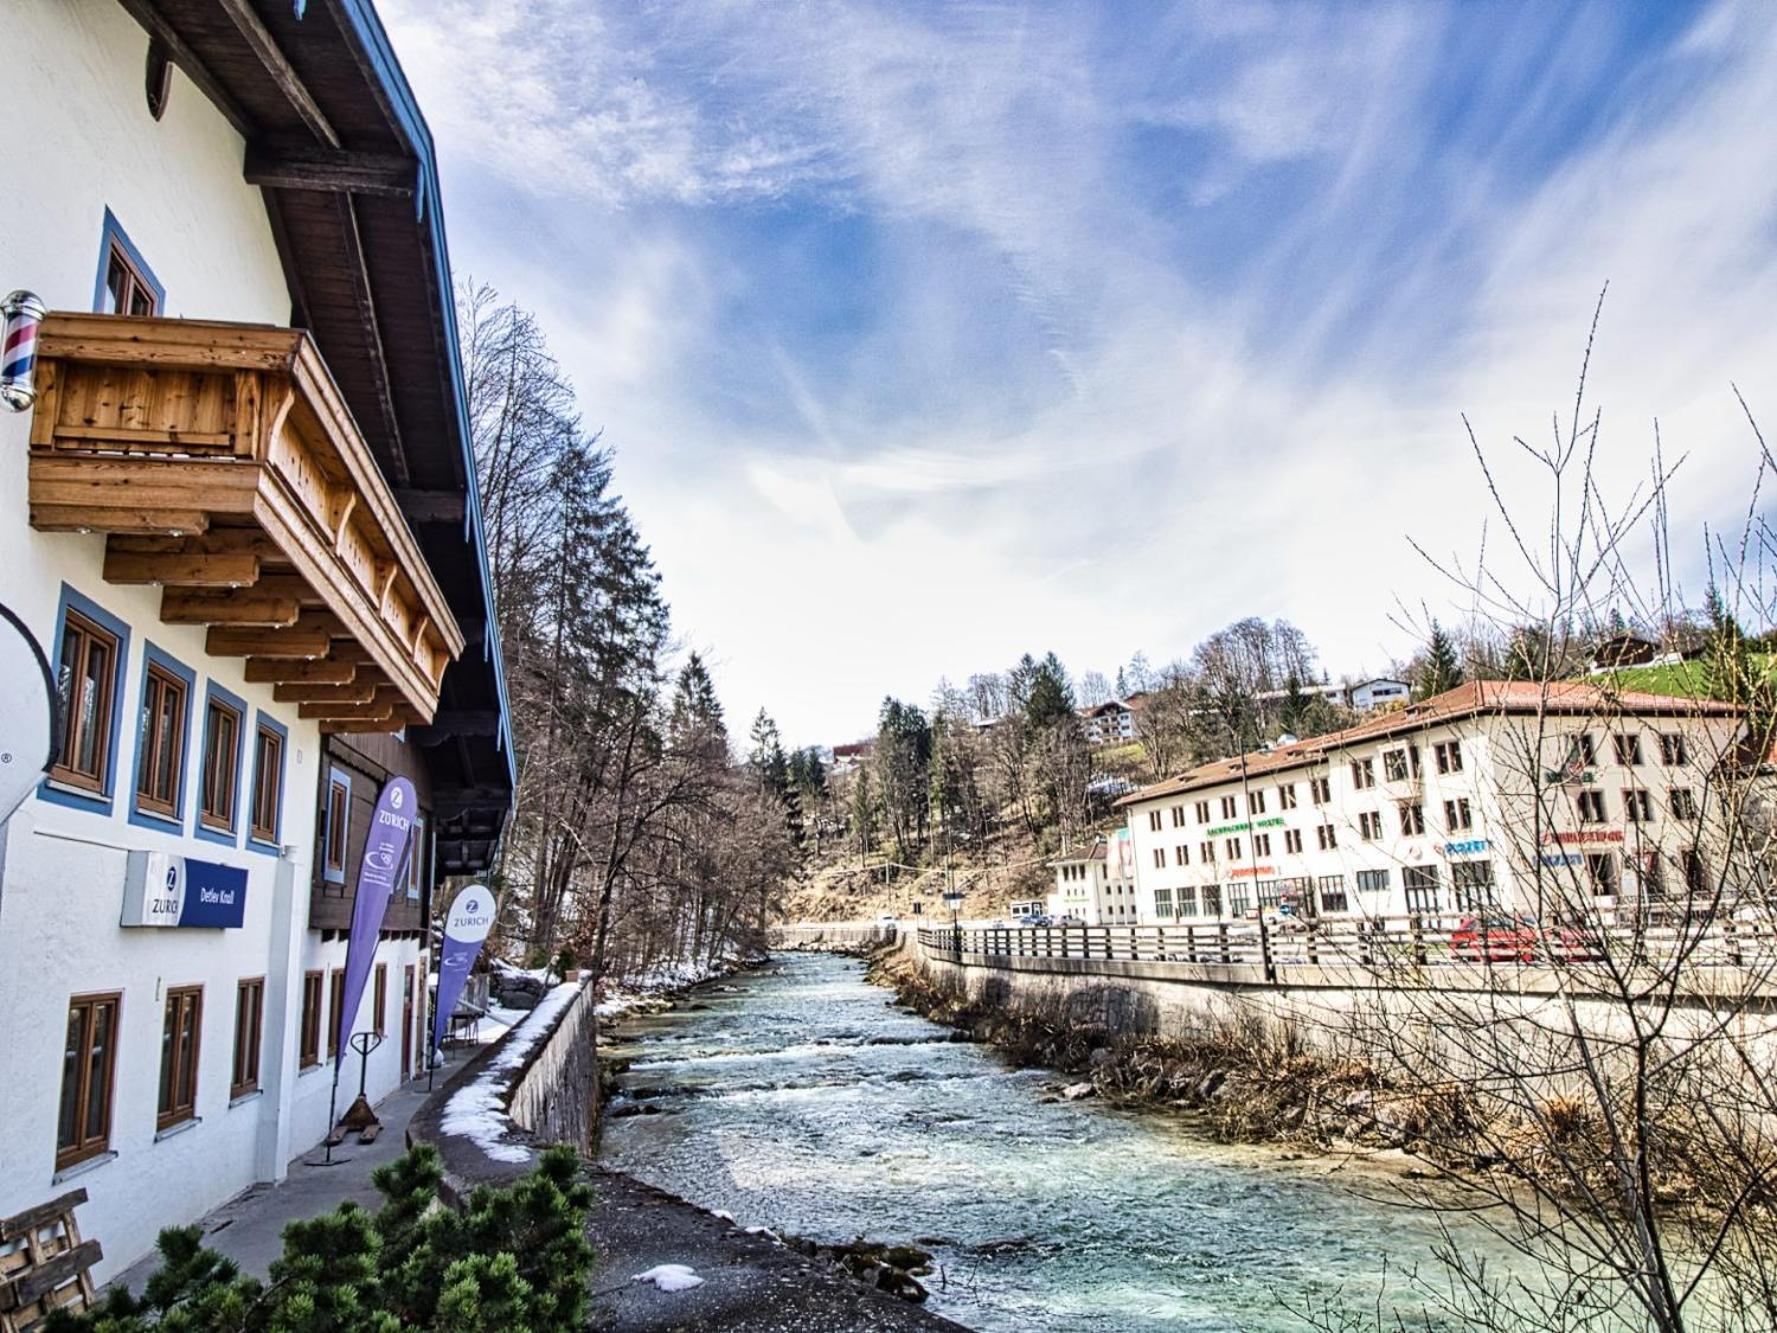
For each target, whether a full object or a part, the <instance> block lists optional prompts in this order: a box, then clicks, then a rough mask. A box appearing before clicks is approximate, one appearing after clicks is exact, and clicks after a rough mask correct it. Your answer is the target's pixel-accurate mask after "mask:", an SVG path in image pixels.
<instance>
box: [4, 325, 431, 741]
mask: <svg viewBox="0 0 1777 1333" xmlns="http://www.w3.org/2000/svg"><path fill="white" fill-rule="evenodd" d="M37 393H38V397H37V406H36V411H35V416H34V417H33V420H32V423H31V458H30V503H31V524H32V526H33V527H35V528H37V529H39V530H41V531H53V532H68V531H78V532H103V533H108V534H110V536H109V540H108V542H107V545H106V552H105V566H104V576H105V579H106V580H107V581H108V582H111V583H146V584H160V585H161V588H162V592H161V619H162V620H164V621H167V622H169V623H179V624H201V625H207V626H209V631H208V638H207V647H208V651H209V652H211V653H212V654H217V655H235V656H244V657H246V658H247V663H246V671H247V679H248V680H253V681H262V682H268V683H270V684H272V685H273V687H274V689H273V696H274V698H276V699H278V700H279V701H281V702H285V703H293V704H296V705H297V706H298V709H299V715H300V716H302V717H304V718H311V719H314V720H316V721H318V722H319V723H320V724H321V726H322V728H323V730H328V731H391V730H394V729H396V728H398V727H401V726H404V725H407V724H410V723H420V722H427V721H430V720H431V718H432V716H433V714H434V712H435V710H436V708H437V705H438V690H439V682H440V681H441V679H442V678H443V675H444V669H445V667H446V666H447V665H448V664H449V662H450V661H451V659H452V658H453V657H455V656H456V655H457V654H459V653H460V652H461V651H462V649H463V636H462V632H461V631H460V630H459V629H458V627H457V623H456V621H455V619H454V618H453V617H452V615H451V612H450V608H449V607H448V606H447V605H446V603H445V600H444V595H443V594H442V593H441V592H440V591H439V589H438V586H437V584H436V583H435V582H434V580H433V577H432V573H431V570H430V569H429V568H428V567H427V565H426V562H425V559H424V558H423V557H422V555H421V554H420V550H419V547H418V545H417V544H416V543H415V541H414V538H413V534H412V533H411V532H410V531H409V529H408V527H407V522H406V520H405V519H404V518H403V517H402V515H401V511H400V510H399V508H397V506H396V503H395V498H394V496H393V494H392V493H391V492H390V490H389V487H388V484H387V483H386V482H385V481H384V479H383V475H382V472H381V471H380V470H379V469H378V467H377V464H376V461H375V459H374V458H373V457H372V456H371V453H370V449H369V446H368V445H367V444H366V443H365V441H364V438H363V436H362V435H361V434H360V433H359V431H358V427H357V424H356V423H355V422H354V421H353V420H352V416H351V413H350V412H349V411H348V410H347V408H346V405H345V400H344V399H343V398H342V397H341V396H340V392H339V389H338V387H337V386H336V385H335V384H334V382H333V377H332V375H331V374H330V373H329V372H328V370H327V367H326V364H325V363H324V362H323V361H322V359H321V356H320V353H319V352H318V351H317V350H316V348H315V345H314V343H313V342H312V341H311V340H310V339H309V337H308V335H307V334H306V333H304V332H303V331H302V330H300V329H283V328H271V327H266V326H261V325H248V324H219V323H210V322H205V321H201V320H182V319H157V318H147V319H144V318H125V317H122V316H116V315H78V314H52V315H50V316H49V317H48V318H47V319H45V320H44V322H43V327H42V330H41V332H40V333H39V336H38V363H37Z"/></svg>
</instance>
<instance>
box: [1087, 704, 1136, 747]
mask: <svg viewBox="0 0 1777 1333" xmlns="http://www.w3.org/2000/svg"><path fill="white" fill-rule="evenodd" d="M1079 714H1080V732H1081V734H1082V735H1084V736H1085V738H1086V741H1087V743H1088V744H1091V745H1115V744H1116V743H1117V742H1119V741H1132V740H1134V739H1135V710H1134V709H1132V708H1131V707H1130V706H1129V705H1128V704H1127V703H1125V702H1123V701H1122V700H1121V699H1107V700H1106V701H1105V702H1104V703H1101V704H1093V705H1092V706H1091V707H1090V708H1082V709H1080V710H1079Z"/></svg>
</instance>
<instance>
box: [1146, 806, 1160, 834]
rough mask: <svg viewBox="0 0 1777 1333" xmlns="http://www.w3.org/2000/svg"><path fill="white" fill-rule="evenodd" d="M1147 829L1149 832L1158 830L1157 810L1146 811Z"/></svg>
mask: <svg viewBox="0 0 1777 1333" xmlns="http://www.w3.org/2000/svg"><path fill="white" fill-rule="evenodd" d="M1148 831H1149V832H1150V833H1158V832H1159V831H1160V812H1159V811H1158V810H1150V811H1148Z"/></svg>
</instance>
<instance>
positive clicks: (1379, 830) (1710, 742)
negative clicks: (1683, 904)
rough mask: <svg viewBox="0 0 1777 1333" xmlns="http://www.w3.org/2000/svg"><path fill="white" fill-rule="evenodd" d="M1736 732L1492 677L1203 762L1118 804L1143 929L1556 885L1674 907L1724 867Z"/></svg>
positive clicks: (1642, 706)
mask: <svg viewBox="0 0 1777 1333" xmlns="http://www.w3.org/2000/svg"><path fill="white" fill-rule="evenodd" d="M1742 730H1743V724H1742V720H1741V715H1740V712H1739V710H1738V709H1736V708H1735V707H1733V706H1732V705H1729V704H1725V703H1718V702H1712V701H1698V700H1692V699H1673V698H1662V697H1659V696H1655V695H1645V694H1621V695H1615V694H1606V693H1604V692H1603V691H1600V690H1598V689H1596V688H1594V687H1592V686H1588V685H1584V684H1578V683H1568V682H1563V683H1557V684H1552V685H1549V686H1546V687H1538V686H1536V685H1534V684H1530V683H1516V682H1512V683H1508V682H1496V681H1487V682H1472V683H1470V684H1467V685H1463V686H1461V687H1459V688H1457V689H1455V690H1451V691H1449V692H1448V693H1445V694H1441V695H1438V696H1436V697H1435V698H1432V699H1427V700H1425V701H1423V702H1421V703H1417V704H1409V705H1407V706H1406V707H1405V708H1402V709H1399V710H1395V711H1392V712H1388V713H1385V714H1381V715H1379V716H1377V717H1375V718H1372V719H1370V720H1368V721H1366V722H1363V723H1361V724H1359V725H1357V726H1355V727H1351V728H1348V729H1347V730H1344V731H1339V732H1333V733H1331V734H1329V735H1325V736H1316V737H1313V738H1311V739H1309V740H1305V741H1298V742H1296V743H1295V744H1292V745H1283V746H1279V747H1277V748H1275V749H1272V750H1269V751H1262V752H1259V753H1255V754H1249V755H1244V756H1240V757H1238V758H1235V759H1231V760H1219V761H1217V762H1215V763H1211V764H1205V765H1203V766H1201V767H1198V768H1195V769H1192V770H1190V771H1188V772H1186V773H1183V774H1180V775H1179V776H1177V777H1175V778H1171V779H1168V780H1167V781H1165V782H1161V783H1157V784H1155V785H1153V786H1150V787H1145V788H1143V789H1142V790H1141V791H1138V792H1136V793H1134V794H1133V795H1130V796H1128V797H1125V798H1124V799H1123V800H1122V801H1120V802H1119V803H1118V804H1119V806H1120V807H1122V808H1123V809H1124V810H1125V811H1126V812H1127V814H1128V827H1129V832H1130V836H1131V838H1132V839H1133V848H1134V856H1135V870H1136V875H1137V878H1138V881H1139V884H1140V889H1141V891H1140V894H1139V895H1138V902H1139V903H1140V905H1141V909H1142V919H1143V920H1144V921H1155V922H1160V923H1170V922H1174V921H1184V922H1189V921H1227V920H1241V919H1246V918H1251V917H1252V916H1253V914H1254V913H1255V912H1256V911H1258V910H1260V909H1263V908H1277V909H1280V910H1282V911H1284V912H1286V913H1289V914H1294V915H1297V916H1303V917H1309V916H1322V917H1352V916H1366V917H1405V916H1408V915H1420V916H1439V915H1444V914H1458V913H1467V912H1472V911H1480V910H1484V909H1487V908H1490V907H1498V908H1501V909H1503V910H1510V911H1519V912H1536V911H1537V903H1538V901H1539V900H1542V901H1548V900H1550V899H1551V898H1553V897H1554V896H1555V894H1554V892H1553V891H1554V889H1555V887H1556V883H1555V881H1554V880H1553V879H1552V878H1551V877H1554V876H1559V877H1561V878H1560V887H1561V888H1563V889H1564V890H1565V889H1567V888H1569V887H1570V886H1571V885H1572V884H1573V883H1574V882H1583V884H1584V886H1585V888H1586V890H1587V891H1588V893H1589V894H1590V896H1591V897H1592V899H1593V900H1594V901H1595V902H1596V903H1597V904H1598V905H1599V906H1601V907H1603V908H1606V909H1610V910H1614V909H1615V908H1616V907H1617V906H1619V904H1620V902H1621V901H1631V902H1640V903H1644V904H1658V903H1661V902H1672V901H1680V900H1682V899H1683V897H1684V895H1685V894H1686V893H1687V892H1695V891H1699V890H1700V887H1701V886H1702V885H1704V884H1706V883H1708V882H1710V876H1712V875H1715V874H1718V873H1719V872H1720V871H1721V869H1722V855H1723V853H1722V852H1721V850H1720V846H1721V841H1722V840H1721V838H1720V837H1719V836H1718V835H1717V834H1716V833H1715V832H1714V829H1715V827H1716V825H1715V823H1714V822H1713V821H1714V820H1715V817H1716V812H1718V811H1720V810H1721V809H1722V808H1723V805H1724V796H1725V793H1726V785H1727V784H1728V782H1729V781H1730V779H1729V778H1728V777H1727V774H1728V772H1729V770H1730V769H1731V767H1732V766H1733V764H1734V762H1735V761H1736V760H1737V757H1738V748H1737V747H1738V745H1739V741H1740V736H1741V732H1742ZM1539 830H1540V833H1539ZM1545 891H1546V892H1545ZM1564 896H1565V897H1566V899H1567V900H1568V901H1572V900H1573V894H1572V893H1565V894H1564Z"/></svg>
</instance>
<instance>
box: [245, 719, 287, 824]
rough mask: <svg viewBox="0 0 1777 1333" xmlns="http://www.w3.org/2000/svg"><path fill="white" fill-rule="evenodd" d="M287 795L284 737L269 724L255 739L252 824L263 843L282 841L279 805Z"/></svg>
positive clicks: (260, 726)
mask: <svg viewBox="0 0 1777 1333" xmlns="http://www.w3.org/2000/svg"><path fill="white" fill-rule="evenodd" d="M283 796H284V738H283V737H282V736H280V735H278V733H277V732H275V731H273V730H272V729H271V728H270V727H268V726H266V725H265V723H263V722H261V723H260V724H259V729H258V731H257V732H256V733H255V735H254V738H253V809H252V814H251V819H250V821H249V824H248V828H249V831H250V832H251V833H252V835H253V837H255V838H256V839H258V840H259V841H260V842H276V841H277V840H278V806H279V803H280V802H281V801H282V800H283Z"/></svg>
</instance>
